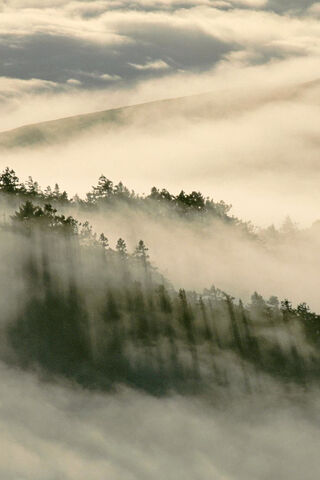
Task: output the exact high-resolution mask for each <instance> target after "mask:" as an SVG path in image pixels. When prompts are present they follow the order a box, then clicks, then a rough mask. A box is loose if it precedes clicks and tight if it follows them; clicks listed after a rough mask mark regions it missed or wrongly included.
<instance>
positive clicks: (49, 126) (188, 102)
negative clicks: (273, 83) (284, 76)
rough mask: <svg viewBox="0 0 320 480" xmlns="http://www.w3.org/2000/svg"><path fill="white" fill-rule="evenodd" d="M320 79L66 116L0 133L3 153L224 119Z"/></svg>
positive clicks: (301, 90) (294, 95)
mask: <svg viewBox="0 0 320 480" xmlns="http://www.w3.org/2000/svg"><path fill="white" fill-rule="evenodd" d="M319 85H320V80H319V79H316V80H313V81H310V82H304V83H300V84H297V85H292V86H291V87H289V88H288V87H285V88H283V87H282V88H279V87H278V88H277V89H274V90H273V91H268V92H260V94H259V96H250V94H249V95H248V94H247V95H244V96H243V98H236V99H232V98H228V95H226V96H223V98H219V96H217V95H216V94H215V93H214V92H210V93H203V94H199V95H192V96H188V97H179V98H173V99H165V100H157V101H153V102H148V103H141V104H137V105H132V106H124V107H120V108H113V109H109V110H104V111H99V112H94V113H86V114H82V115H76V116H70V117H65V118H61V119H57V120H50V121H46V122H41V123H35V124H30V125H25V126H22V127H19V128H15V129H13V130H8V131H4V132H0V150H9V149H10V150H11V149H16V148H31V147H35V146H45V145H51V144H58V143H61V142H67V141H69V140H71V139H73V138H75V137H76V136H78V135H80V134H82V133H87V132H90V131H93V130H97V131H99V132H100V133H103V132H107V131H110V130H111V129H116V128H119V127H123V126H129V125H132V124H133V123H135V124H137V125H140V126H146V125H153V124H156V123H157V122H159V121H164V122H166V123H167V124H170V122H175V121H176V119H177V117H183V118H188V119H189V120H190V119H191V120H193V121H197V120H201V119H206V118H207V119H209V118H210V119H214V118H218V119H220V118H223V117H227V116H229V115H235V114H241V113H244V112H245V111H249V110H254V109H256V108H259V107H260V106H262V105H264V104H268V103H272V102H281V101H283V102H285V101H290V100H295V99H296V98H298V97H300V96H302V95H303V94H304V93H305V92H307V91H309V90H311V89H312V88H317V87H319Z"/></svg>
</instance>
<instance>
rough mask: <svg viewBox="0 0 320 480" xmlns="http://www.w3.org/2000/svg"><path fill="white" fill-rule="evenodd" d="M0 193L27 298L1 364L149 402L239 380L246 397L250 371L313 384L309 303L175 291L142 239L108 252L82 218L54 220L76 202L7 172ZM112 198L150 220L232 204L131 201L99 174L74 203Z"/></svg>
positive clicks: (315, 334)
mask: <svg viewBox="0 0 320 480" xmlns="http://www.w3.org/2000/svg"><path fill="white" fill-rule="evenodd" d="M0 190H1V192H2V193H3V195H5V196H6V197H7V196H9V197H10V198H14V199H15V201H16V200H17V204H16V207H15V211H14V213H13V214H12V215H11V216H10V218H9V220H10V221H9V222H6V223H4V224H3V225H1V228H0V236H1V235H10V238H11V240H12V241H13V242H14V243H16V245H17V247H16V248H17V250H16V251H17V252H19V261H16V260H15V259H14V258H12V259H8V261H9V262H10V261H11V262H12V264H14V271H13V272H12V274H15V275H17V277H18V278H19V280H18V281H19V284H20V285H21V288H22V293H21V298H23V304H22V306H21V308H16V309H14V314H13V315H12V316H11V317H10V318H8V319H4V320H3V322H2V325H5V327H4V328H3V331H2V335H3V338H4V339H5V341H4V344H5V345H6V346H7V347H9V348H6V349H3V351H0V356H1V357H2V358H3V359H4V360H5V361H7V362H10V363H13V364H16V365H19V366H20V367H21V368H32V369H36V370H38V371H40V372H41V374H42V375H46V376H48V377H52V376H54V377H55V376H57V375H58V376H63V377H67V378H68V379H69V380H72V381H75V382H78V383H80V384H81V385H84V386H86V387H90V388H99V389H110V388H114V387H116V386H117V385H118V384H126V385H130V386H133V387H135V388H139V389H143V390H146V391H148V392H151V393H154V394H164V393H166V392H169V391H172V390H178V391H183V392H185V391H191V392H195V391H197V389H202V388H212V389H220V388H223V387H225V386H227V385H231V384H232V383H233V382H235V381H236V382H239V384H240V385H241V388H243V389H244V390H245V391H248V392H249V391H252V389H253V388H256V386H255V385H252V384H251V383H252V382H250V373H251V372H255V378H256V377H257V376H272V377H273V378H275V379H277V380H278V381H281V382H287V383H290V382H296V383H299V384H301V385H303V386H304V387H305V386H306V385H308V384H311V383H312V382H317V381H318V380H319V374H320V367H319V355H320V352H319V349H320V316H319V315H317V314H315V313H313V312H311V311H310V309H309V307H308V306H307V305H306V304H305V303H301V304H299V305H298V306H297V307H294V306H293V305H292V303H291V302H290V301H289V300H287V299H285V300H283V301H281V302H280V301H279V299H278V298H277V297H271V298H269V299H268V300H266V299H264V298H263V297H262V296H261V295H260V294H259V293H257V292H254V293H253V295H252V297H251V300H250V302H249V303H248V304H247V305H244V304H243V303H242V302H241V301H236V300H235V299H234V298H233V297H231V296H230V295H228V294H227V293H225V292H222V291H220V290H219V289H217V288H215V287H211V288H208V289H205V290H204V291H203V292H202V294H199V293H197V292H188V291H186V290H184V289H180V290H178V291H176V290H175V289H174V288H173V287H172V285H171V284H170V283H169V282H168V281H167V280H166V279H165V278H164V277H163V276H162V275H161V274H160V273H159V272H158V271H157V270H156V268H155V267H154V266H153V264H152V259H150V255H149V254H150V252H149V249H148V247H147V246H146V245H145V243H144V241H143V240H142V239H141V240H140V241H139V242H138V244H137V245H136V246H135V247H134V249H133V250H131V251H129V250H128V248H127V244H126V241H125V239H123V238H119V239H118V240H117V241H116V242H115V244H113V245H110V242H109V239H108V232H105V233H101V234H100V235H98V234H97V233H96V232H95V231H94V229H93V228H92V226H91V225H90V223H89V222H88V221H82V222H79V221H77V220H76V219H75V218H74V217H73V216H71V215H66V214H64V213H62V212H61V211H60V208H61V209H62V211H63V209H64V206H65V205H66V204H67V205H68V206H70V207H72V206H73V205H74V204H75V203H76V201H73V202H72V201H70V200H68V197H67V195H64V194H63V193H62V194H61V193H60V189H59V187H58V186H56V187H55V188H54V189H53V190H51V188H47V189H46V190H45V191H44V192H42V190H41V188H40V187H39V185H38V184H37V182H35V181H33V179H32V178H29V180H28V181H27V182H26V183H25V184H21V183H20V182H19V179H18V178H17V176H16V175H15V173H14V171H12V170H10V169H6V170H5V171H4V172H3V173H2V175H1V177H0ZM49 199H53V200H52V202H50V201H49ZM118 200H119V201H121V202H122V201H125V202H136V205H138V204H139V205H140V204H141V202H142V204H143V205H145V207H146V208H147V207H148V206H150V205H151V206H152V208H159V209H160V210H157V212H160V211H161V209H162V208H163V206H164V208H167V205H169V207H168V208H170V209H171V208H172V209H173V211H174V212H176V213H177V212H180V213H177V215H178V216H180V215H186V216H187V217H188V216H189V215H193V214H195V215H199V216H200V217H201V215H202V214H204V215H207V214H208V213H206V212H209V210H210V209H212V212H214V213H213V215H215V216H217V215H220V214H221V216H222V218H225V219H226V218H229V217H228V211H229V210H228V208H229V207H228V206H226V205H225V204H223V203H222V202H220V204H217V203H214V202H212V201H211V200H209V199H205V198H204V197H203V196H202V194H201V193H199V192H192V193H191V194H190V195H189V194H185V193H184V192H181V193H180V194H179V195H177V196H174V195H171V194H170V193H169V192H167V191H166V190H161V191H159V190H158V189H156V188H153V189H152V191H151V194H150V195H149V196H146V197H139V196H137V195H136V194H134V192H129V190H128V189H126V187H124V186H123V185H122V184H118V185H114V184H113V183H112V182H111V181H109V180H108V179H107V178H106V177H103V176H102V177H100V179H99V182H98V185H97V186H96V187H94V188H93V190H92V192H91V194H90V195H89V197H88V198H87V199H86V200H84V201H83V204H81V206H84V211H85V212H88V213H90V211H91V210H90V209H91V208H96V207H97V208H99V205H101V204H104V202H106V204H108V205H109V206H110V208H114V207H115V205H116V204H115V203H114V202H117V201H118ZM59 202H60V204H59ZM77 202H81V201H80V200H79V201H78V200H77ZM108 202H110V203H108ZM139 202H140V203H139ZM150 202H151V203H150ZM219 205H220V207H219ZM115 208H116V207H115ZM148 208H149V207H148ZM219 208H220V209H221V210H220V214H218V212H219ZM68 211H69V210H68ZM73 211H75V210H73ZM201 218H202V217H201ZM230 218H231V217H230ZM226 221H227V220H226ZM151 253H152V252H151ZM1 313H3V312H1ZM3 315H4V314H3Z"/></svg>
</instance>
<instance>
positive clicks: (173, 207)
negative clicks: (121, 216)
mask: <svg viewBox="0 0 320 480" xmlns="http://www.w3.org/2000/svg"><path fill="white" fill-rule="evenodd" d="M1 192H2V193H6V194H11V195H12V194H14V195H15V196H18V197H19V198H21V199H25V198H26V197H27V198H30V199H33V200H37V201H42V202H44V203H52V204H59V205H69V206H72V205H74V204H76V205H78V206H79V205H80V206H82V207H83V208H90V209H92V208H95V207H97V208H98V207H99V206H109V207H110V208H113V207H115V205H116V204H117V202H118V203H125V204H128V205H130V206H132V207H137V208H145V209H146V211H154V212H155V213H156V214H160V215H168V214H175V215H178V216H182V217H184V218H191V219H195V218H198V219H199V220H200V219H202V218H208V219H210V218H216V219H220V220H223V221H225V222H227V223H235V224H238V223H241V222H240V221H239V220H238V219H236V218H235V217H233V216H230V215H229V212H230V209H231V205H227V204H226V203H224V202H223V201H220V202H214V201H213V200H212V199H210V198H208V197H207V198H205V197H204V196H203V195H202V194H201V193H200V192H196V191H193V192H191V193H190V194H187V193H185V192H184V191H183V190H182V191H181V192H180V193H179V194H178V195H173V194H171V193H170V192H168V191H167V190H166V189H162V190H159V189H157V188H156V187H152V189H151V193H150V194H149V195H146V196H144V195H138V194H136V193H135V192H134V191H133V190H131V191H130V190H129V189H128V188H127V187H126V186H125V185H124V184H123V183H122V182H119V183H118V184H114V183H113V182H112V181H111V180H110V179H108V178H107V177H106V176H105V175H101V176H100V177H99V179H98V183H97V185H96V186H93V187H92V189H91V191H90V192H89V193H87V194H86V197H85V199H84V200H82V199H80V197H79V196H77V195H76V196H75V197H74V198H73V199H72V200H69V199H68V195H67V192H66V191H62V192H61V191H60V187H59V185H58V184H57V183H56V184H55V186H54V188H51V187H50V186H48V187H46V188H45V189H44V190H42V189H41V187H40V185H39V184H38V182H37V181H34V180H33V178H32V177H30V176H29V177H28V180H27V181H26V182H25V183H23V182H20V180H19V178H18V177H17V175H16V173H15V172H14V170H12V169H10V168H9V167H7V168H6V169H5V170H4V171H3V172H2V173H1V175H0V193H1Z"/></svg>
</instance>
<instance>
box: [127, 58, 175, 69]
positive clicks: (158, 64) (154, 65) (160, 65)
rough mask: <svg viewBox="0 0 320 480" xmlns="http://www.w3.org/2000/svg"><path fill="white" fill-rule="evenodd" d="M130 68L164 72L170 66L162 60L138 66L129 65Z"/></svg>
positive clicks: (134, 64)
mask: <svg viewBox="0 0 320 480" xmlns="http://www.w3.org/2000/svg"><path fill="white" fill-rule="evenodd" d="M129 65H131V66H132V67H134V68H136V69H137V70H165V69H167V68H170V66H169V65H168V64H167V63H166V62H165V61H164V60H155V61H150V62H147V63H144V64H143V65H139V64H136V63H129Z"/></svg>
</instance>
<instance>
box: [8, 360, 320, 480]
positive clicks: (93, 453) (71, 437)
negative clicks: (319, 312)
mask: <svg viewBox="0 0 320 480" xmlns="http://www.w3.org/2000/svg"><path fill="white" fill-rule="evenodd" d="M0 379H1V382H0V383H1V387H0V389H1V419H2V420H1V434H0V442H1V446H2V448H1V454H0V457H1V462H0V475H1V477H3V478H6V479H8V480H16V479H17V478H21V479H23V480H51V479H53V478H63V479H65V480H87V479H88V478H90V480H91V479H92V480H100V479H101V477H112V478H115V479H119V480H127V479H132V480H142V479H143V480H144V479H145V480H149V479H155V480H158V479H163V478H164V477H165V478H167V479H169V480H171V479H172V480H173V479H176V478H177V477H179V478H180V477H181V476H182V477H183V478H186V479H187V480H194V479H199V480H200V479H201V480H212V479H215V480H226V479H228V480H265V479H268V478H271V477H276V478H277V479H279V480H287V479H288V478H290V479H291V480H301V478H304V479H306V480H314V479H315V478H317V477H318V476H319V460H318V458H319V455H318V441H319V424H318V421H317V418H319V406H318V402H317V398H318V395H319V392H318V391H312V392H309V393H308V394H306V393H304V394H303V395H302V394H297V393H296V394H295V396H296V400H297V401H296V402H294V401H292V400H291V401H290V400H289V399H288V394H279V392H278V393H275V392H274V391H273V390H272V386H270V390H269V394H268V395H266V394H264V395H263V396H259V395H256V396H254V397H252V398H251V399H250V400H248V398H247V397H246V398H243V397H242V396H241V395H236V394H234V396H233V398H232V399H230V398H229V401H228V402H226V401H225V402H224V407H221V406H220V407H214V406H213V405H212V402H210V401H208V400H207V399H206V398H203V399H199V398H198V399H196V398H184V397H182V396H177V395H173V396H171V397H169V398H167V399H163V398H162V399H158V398H154V397H149V396H147V395H144V394H141V393H137V392H133V391H130V390H126V389H123V390H120V391H119V392H118V393H116V394H113V395H102V394H97V393H92V392H86V391H82V390H80V389H79V388H78V389H74V388H70V386H69V387H68V386H63V385H44V384H43V383H39V382H38V381H37V380H36V379H35V378H34V376H33V375H31V374H27V373H25V372H24V373H23V374H22V373H21V372H19V371H17V370H12V369H8V368H6V367H3V366H1V371H0ZM22 399H23V400H22ZM262 412H263V414H262Z"/></svg>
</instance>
